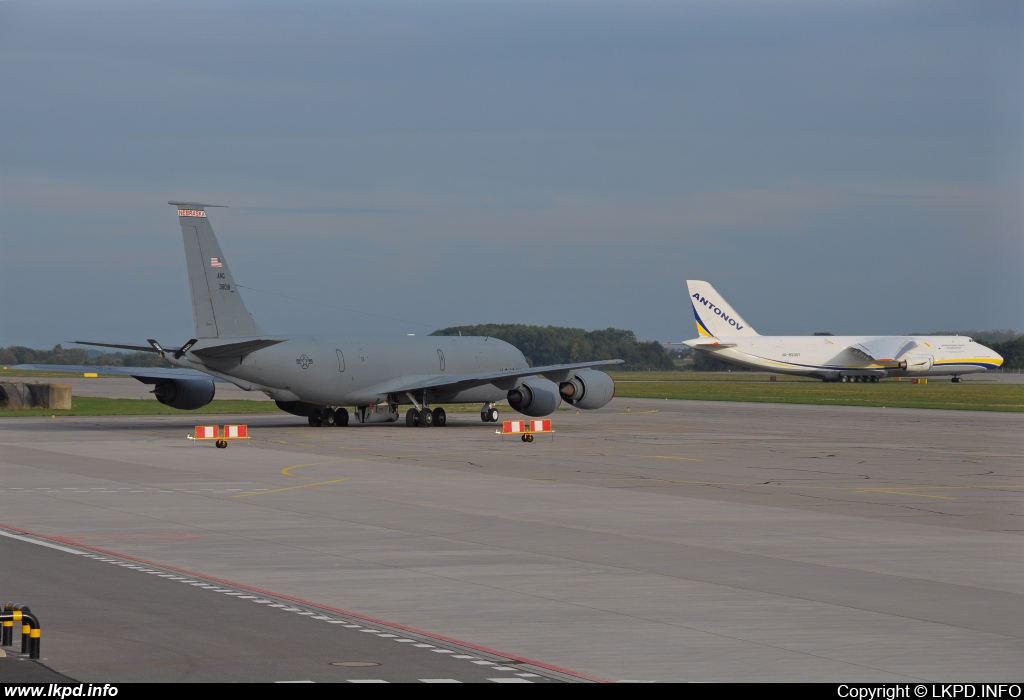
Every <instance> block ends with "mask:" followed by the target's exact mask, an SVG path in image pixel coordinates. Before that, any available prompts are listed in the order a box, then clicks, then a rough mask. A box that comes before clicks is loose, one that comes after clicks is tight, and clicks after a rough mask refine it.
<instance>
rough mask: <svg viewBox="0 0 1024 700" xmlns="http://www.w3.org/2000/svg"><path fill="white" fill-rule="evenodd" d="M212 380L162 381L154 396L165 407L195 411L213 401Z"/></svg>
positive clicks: (158, 383) (157, 384)
mask: <svg viewBox="0 0 1024 700" xmlns="http://www.w3.org/2000/svg"><path fill="white" fill-rule="evenodd" d="M215 391H216V390H215V389H214V385H213V380H212V379H161V380H160V381H158V382H157V383H156V388H155V389H153V392H152V393H153V394H154V395H155V396H156V400H157V401H159V402H160V403H162V404H163V405H164V406H170V407H171V408H179V409H181V410H183V411H193V410H195V409H197V408H202V407H203V406H205V405H206V404H208V403H210V402H211V401H213V394H214V392H215Z"/></svg>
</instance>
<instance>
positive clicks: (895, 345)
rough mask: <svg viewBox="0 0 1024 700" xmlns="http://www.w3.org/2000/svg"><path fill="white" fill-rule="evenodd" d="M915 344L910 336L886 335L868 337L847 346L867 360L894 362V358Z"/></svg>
mask: <svg viewBox="0 0 1024 700" xmlns="http://www.w3.org/2000/svg"><path fill="white" fill-rule="evenodd" d="M915 345H917V343H915V342H914V340H913V339H912V338H908V337H906V336H902V335H887V336H881V337H879V338H869V339H868V340H865V341H863V342H860V343H857V344H855V345H851V346H849V347H850V349H851V350H853V351H854V352H855V353H857V354H858V355H860V356H861V357H863V358H864V359H866V360H868V361H869V362H895V361H896V358H898V357H899V356H900V355H902V354H903V353H905V352H906V351H907V350H910V349H911V348H912V347H914V346H915Z"/></svg>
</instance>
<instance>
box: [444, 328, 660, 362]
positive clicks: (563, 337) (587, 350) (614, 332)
mask: <svg viewBox="0 0 1024 700" xmlns="http://www.w3.org/2000/svg"><path fill="white" fill-rule="evenodd" d="M431 335H482V336H490V337H491V338H497V339H499V340H504V341H505V342H506V343H511V344H512V345H515V346H516V347H517V348H519V349H520V350H521V351H522V353H523V355H524V356H525V357H526V361H527V362H529V363H530V365H531V366H534V367H535V366H537V365H559V364H566V363H569V362H588V361H590V360H614V359H621V360H625V361H626V363H625V364H624V365H617V366H615V367H612V368H611V369H613V370H619V371H647V370H650V371H655V370H660V371H667V370H672V369H674V366H673V364H672V359H671V358H670V357H669V356H668V354H666V352H665V349H664V348H663V347H662V346H661V344H660V343H658V342H657V341H655V340H647V341H639V340H637V339H636V335H635V334H634V333H633V331H625V330H621V329H619V328H605V329H604V330H601V331H585V330H583V329H582V328H563V327H561V326H527V325H523V324H520V323H485V324H480V325H476V326H452V327H451V328H442V329H441V330H438V331H434V332H433V333H431Z"/></svg>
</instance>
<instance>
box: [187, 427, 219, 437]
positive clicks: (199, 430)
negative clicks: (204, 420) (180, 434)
mask: <svg viewBox="0 0 1024 700" xmlns="http://www.w3.org/2000/svg"><path fill="white" fill-rule="evenodd" d="M190 437H191V436H190ZM192 439H193V440H219V439H220V428H219V427H217V426H216V425H197V426H196V434H195V437H193V438H192Z"/></svg>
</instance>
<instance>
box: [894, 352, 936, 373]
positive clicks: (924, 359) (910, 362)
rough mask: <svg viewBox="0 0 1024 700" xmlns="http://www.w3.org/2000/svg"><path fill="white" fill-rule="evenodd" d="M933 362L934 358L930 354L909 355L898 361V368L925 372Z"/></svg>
mask: <svg viewBox="0 0 1024 700" xmlns="http://www.w3.org/2000/svg"><path fill="white" fill-rule="evenodd" d="M934 362H935V358H934V357H932V356H931V355H911V356H910V357H908V358H907V359H905V360H903V361H902V362H900V369H902V370H905V371H907V372H927V371H928V370H930V369H931V368H932V365H933V364H934Z"/></svg>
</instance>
